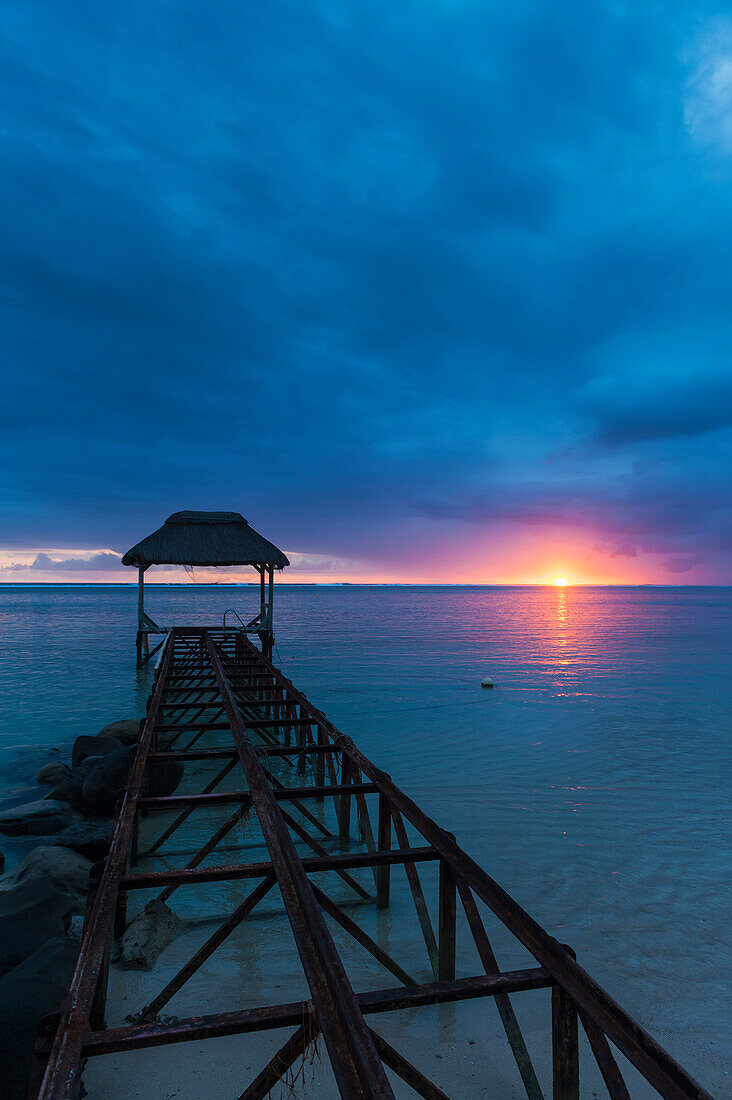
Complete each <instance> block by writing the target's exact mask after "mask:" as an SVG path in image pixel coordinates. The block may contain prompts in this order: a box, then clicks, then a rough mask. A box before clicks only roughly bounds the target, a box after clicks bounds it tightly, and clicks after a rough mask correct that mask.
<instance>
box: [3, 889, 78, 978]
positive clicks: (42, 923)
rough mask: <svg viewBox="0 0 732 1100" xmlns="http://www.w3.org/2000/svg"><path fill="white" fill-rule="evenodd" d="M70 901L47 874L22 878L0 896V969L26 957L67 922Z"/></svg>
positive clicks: (60, 929) (64, 927) (60, 931)
mask: <svg viewBox="0 0 732 1100" xmlns="http://www.w3.org/2000/svg"><path fill="white" fill-rule="evenodd" d="M71 910H72V902H71V898H70V896H69V895H68V894H67V893H66V891H65V890H59V889H58V887H57V886H56V884H55V883H54V881H53V879H52V878H51V876H50V875H48V874H45V875H39V876H38V877H37V878H31V879H29V880H28V881H26V882H21V883H20V884H19V885H18V886H15V887H14V888H13V889H12V890H9V891H8V893H7V894H3V895H2V896H1V897H0V970H2V971H6V970H9V969H10V968H11V967H13V966H17V965H18V963H20V962H22V961H23V959H27V958H28V956H29V955H31V954H32V953H33V952H34V951H36V950H37V949H38V948H39V947H40V946H41V944H43V943H45V942H46V940H50V939H51V938H52V937H53V936H62V935H63V934H64V933H65V932H66V929H67V928H68V926H69V920H70V917H71Z"/></svg>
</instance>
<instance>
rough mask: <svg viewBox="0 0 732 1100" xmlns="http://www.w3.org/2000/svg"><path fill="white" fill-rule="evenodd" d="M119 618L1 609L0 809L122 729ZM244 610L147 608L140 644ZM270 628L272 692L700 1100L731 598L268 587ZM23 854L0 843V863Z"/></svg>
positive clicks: (51, 601) (159, 599)
mask: <svg viewBox="0 0 732 1100" xmlns="http://www.w3.org/2000/svg"><path fill="white" fill-rule="evenodd" d="M136 598H137V597H136V589H135V588H134V586H114V585H109V586H107V585H104V586H35V587H34V586H4V587H2V588H0V633H1V635H2V645H3V653H4V660H3V663H2V667H1V669H0V677H1V680H0V686H1V688H2V690H1V691H0V753H1V759H2V775H1V777H0V802H1V803H2V805H4V806H7V805H11V804H14V803H18V802H21V801H26V800H28V799H29V798H30V797H38V792H39V788H38V787H37V786H36V785H35V784H34V782H33V776H34V774H35V771H36V770H37V768H38V767H39V765H40V764H41V763H42V762H43V761H44V760H46V759H47V758H48V755H49V751H50V750H51V749H52V748H53V747H56V748H58V749H60V750H61V751H62V752H65V751H66V750H67V749H68V747H69V745H70V742H71V741H72V740H73V739H74V737H76V736H77V735H79V734H82V733H95V732H97V730H98V729H100V728H101V727H102V726H103V725H105V724H106V723H108V722H110V721H112V720H113V719H117V718H120V717H124V716H130V715H134V716H141V715H142V714H143V713H144V708H145V701H146V699H147V696H148V694H149V691H150V685H151V682H152V669H151V668H148V669H145V670H142V671H139V672H138V671H137V670H136V668H135V646H134V641H135V629H136ZM256 601H257V592H256V590H255V588H253V587H251V588H250V587H247V586H220V585H195V584H193V585H180V586H155V585H154V584H148V585H147V586H146V607H147V610H148V611H149V613H150V614H151V615H152V616H153V617H154V618H155V619H156V620H157V621H158V622H161V623H163V624H171V623H174V622H178V623H202V624H208V625H220V624H221V621H222V615H223V612H224V611H225V610H226V609H227V608H235V609H236V610H237V611H239V612H240V613H241V615H242V618H244V617H245V615H246V617H248V616H250V615H251V614H253V612H254V609H255V604H256ZM275 605H276V606H275V624H276V641H277V648H276V652H275V661H276V663H277V664H279V665H280V666H281V667H282V668H283V670H284V671H285V673H286V675H288V676H289V677H291V678H292V680H293V681H294V682H295V683H296V684H297V686H298V687H300V688H302V689H303V690H304V691H305V692H306V693H307V695H308V696H309V698H310V699H311V700H312V701H313V702H314V703H315V704H316V705H317V706H319V707H320V708H321V709H323V710H324V711H326V713H327V714H328V716H329V717H330V718H331V720H332V721H334V722H335V724H336V725H338V726H339V727H340V728H341V729H342V730H343V731H344V732H345V733H347V734H349V735H350V736H352V737H353V738H354V739H355V741H356V742H357V744H358V745H359V747H360V748H361V749H362V750H363V751H364V752H366V754H367V755H369V756H370V757H371V758H372V759H373V760H374V761H375V762H376V763H377V764H378V765H379V766H380V767H382V768H383V769H385V770H386V771H388V772H390V773H391V775H392V776H393V778H394V780H395V781H396V782H397V783H398V784H399V785H400V786H402V787H403V788H404V789H405V790H406V791H407V793H409V794H410V795H411V796H412V797H414V798H415V799H416V800H417V801H418V802H420V803H421V804H422V805H423V806H424V808H425V809H426V810H427V811H428V812H429V813H431V815H432V816H433V817H435V818H436V819H437V821H438V822H439V823H440V824H441V825H443V826H444V827H446V828H447V829H449V830H451V831H452V832H454V833H455V834H456V836H457V839H458V841H459V842H460V843H461V844H462V846H463V847H464V848H465V849H466V850H467V851H468V852H469V853H470V854H471V855H472V856H474V857H475V858H476V859H477V860H478V861H479V862H480V863H482V864H483V865H484V866H485V868H486V870H488V871H489V873H490V874H491V875H492V876H493V877H494V878H496V879H497V880H498V882H499V883H500V884H501V885H502V886H504V887H505V888H506V889H507V890H509V891H510V892H511V893H512V894H513V895H514V896H515V897H516V899H517V900H518V901H519V902H520V903H521V904H522V905H524V906H525V907H526V908H527V909H528V910H529V912H530V913H531V914H532V915H533V916H535V917H536V918H537V919H538V920H539V921H541V922H542V923H543V924H544V925H545V927H546V928H547V929H548V930H549V931H550V932H551V933H552V934H554V935H556V936H557V937H558V938H559V939H561V940H562V942H565V943H569V944H571V945H572V947H573V948H574V949H575V951H576V952H577V955H578V958H579V961H580V962H581V963H582V964H583V965H584V966H585V967H586V968H587V969H588V970H589V971H590V972H591V973H592V974H593V976H594V977H596V978H597V979H598V980H599V981H600V982H601V983H602V984H604V985H605V986H606V988H607V989H608V990H609V991H610V992H611V993H612V994H614V995H615V996H617V997H618V999H619V1000H620V1001H621V1003H622V1004H623V1006H624V1007H625V1008H627V1009H628V1010H629V1011H630V1012H631V1013H632V1014H633V1015H635V1016H636V1017H637V1018H638V1019H639V1020H640V1022H641V1023H643V1024H644V1026H646V1027H648V1028H649V1030H650V1031H651V1033H652V1034H654V1035H655V1036H657V1037H658V1038H659V1039H660V1040H661V1041H662V1042H663V1043H664V1044H665V1045H666V1046H667V1048H668V1049H669V1050H670V1052H671V1053H672V1054H676V1055H677V1056H679V1057H680V1058H681V1059H682V1060H683V1055H684V1052H685V1051H686V1050H687V1049H688V1042H689V1040H691V1041H692V1042H693V1044H694V1046H695V1048H696V1056H695V1058H694V1061H695V1062H696V1065H695V1066H694V1067H693V1069H694V1071H695V1072H696V1073H697V1074H698V1076H699V1077H700V1078H701V1079H702V1083H703V1084H706V1085H707V1087H709V1088H710V1089H713V1090H716V1093H717V1094H718V1095H722V1094H723V1092H720V1090H719V1082H720V1081H722V1083H723V1084H726V1082H728V1081H729V1077H727V1076H726V1075H725V1071H724V1069H722V1068H720V1067H721V1066H722V1065H723V1062H724V1057H725V1054H724V1044H725V1042H726V1041H727V1036H728V1035H729V1032H730V1028H729V1024H730V1009H729V998H728V985H727V986H726V985H725V976H724V967H725V965H726V966H727V967H728V965H729V947H728V941H729V931H730V920H729V883H730V881H732V860H731V859H730V850H731V849H730V832H731V829H730V821H731V815H730V778H732V777H731V775H730V772H731V770H732V769H731V766H730V751H729V734H730V728H731V727H732V678H731V677H730V675H729V656H730V649H731V648H732V646H731V643H732V589H728V588H711V587H668V588H663V587H616V588H600V587H567V588H542V587H472V586H471V587H468V586H466V587H427V586H425V587H417V586H403V587H402V586H393V587H381V586H374V587H370V586H357V585H343V586H295V585H292V586H288V585H281V586H279V587H278V588H277V589H276V599H275ZM484 676H490V677H491V678H492V679H493V680H494V683H495V687H494V688H493V690H485V689H482V688H481V685H480V681H481V679H482V678H483V677H484ZM24 843H26V842H21V841H11V840H10V839H5V838H0V848H2V850H3V851H4V852H5V853H6V856H7V857H8V863H9V864H12V863H13V861H15V860H17V859H19V858H21V857H22V855H23V853H24V851H25V850H27V848H24ZM34 843H37V841H35V842H34ZM704 1050H709V1052H710V1054H709V1066H710V1077H709V1078H708V1079H705V1078H704V1056H703V1053H701V1054H700V1051H702V1052H703V1051H704ZM727 1054H728V1048H727ZM700 1066H701V1068H700ZM728 1094H729V1093H728Z"/></svg>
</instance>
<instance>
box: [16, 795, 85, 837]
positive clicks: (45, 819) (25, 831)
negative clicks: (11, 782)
mask: <svg viewBox="0 0 732 1100" xmlns="http://www.w3.org/2000/svg"><path fill="white" fill-rule="evenodd" d="M74 819H75V814H74V812H73V810H72V809H71V807H70V806H69V805H68V804H67V803H66V802H56V801H55V800H54V799H48V798H43V799H41V801H40V802H26V803H24V804H23V805H22V806H15V807H14V808H13V809H12V810H3V811H2V813H0V833H5V834H6V835H7V836H50V835H51V833H57V832H58V831H59V829H65V828H66V827H67V825H71V824H72V823H73V821H74Z"/></svg>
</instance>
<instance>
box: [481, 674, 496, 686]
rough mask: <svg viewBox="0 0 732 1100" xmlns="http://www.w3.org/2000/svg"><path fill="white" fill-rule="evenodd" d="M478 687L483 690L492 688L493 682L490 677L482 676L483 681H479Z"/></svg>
mask: <svg viewBox="0 0 732 1100" xmlns="http://www.w3.org/2000/svg"><path fill="white" fill-rule="evenodd" d="M480 686H481V687H484V688H492V687H493V681H492V680H491V678H490V676H484V677H483V679H482V680H481V681H480Z"/></svg>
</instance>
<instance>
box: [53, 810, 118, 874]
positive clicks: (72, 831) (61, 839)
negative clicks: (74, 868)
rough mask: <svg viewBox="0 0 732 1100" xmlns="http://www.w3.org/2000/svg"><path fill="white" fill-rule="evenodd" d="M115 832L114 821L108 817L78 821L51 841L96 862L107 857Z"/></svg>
mask: <svg viewBox="0 0 732 1100" xmlns="http://www.w3.org/2000/svg"><path fill="white" fill-rule="evenodd" d="M113 832H114V823H113V822H112V821H111V820H109V819H108V818H107V819H105V820H99V819H98V818H97V819H92V820H90V821H77V822H75V823H74V824H73V825H69V827H68V828H67V829H64V831H63V832H62V833H61V834H60V835H59V836H56V837H54V838H53V839H52V840H50V841H49V843H50V844H53V845H54V847H56V846H58V847H61V848H70V849H71V850H72V852H78V853H79V854H80V855H82V856H86V857H87V859H90V860H91V861H92V863H96V862H97V861H98V860H100V859H106V857H107V855H108V853H109V846H110V844H111V843H112V834H113Z"/></svg>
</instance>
